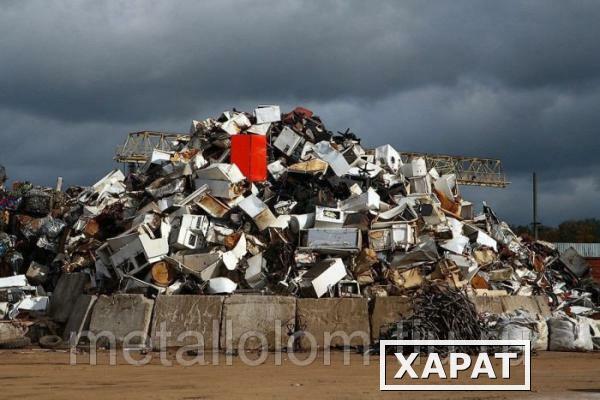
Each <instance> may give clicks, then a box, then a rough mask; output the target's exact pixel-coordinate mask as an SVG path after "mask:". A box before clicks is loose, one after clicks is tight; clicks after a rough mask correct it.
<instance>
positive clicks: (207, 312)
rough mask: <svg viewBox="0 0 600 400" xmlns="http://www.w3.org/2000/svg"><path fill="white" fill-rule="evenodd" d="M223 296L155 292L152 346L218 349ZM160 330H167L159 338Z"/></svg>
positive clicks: (155, 347) (158, 347)
mask: <svg viewBox="0 0 600 400" xmlns="http://www.w3.org/2000/svg"><path fill="white" fill-rule="evenodd" d="M224 299H225V297H224V296H192V295H174V296H158V297H157V299H156V302H155V304H154V316H153V318H152V334H151V337H152V346H153V347H154V349H160V348H162V347H163V346H166V347H180V346H194V345H197V346H199V347H203V348H205V349H215V350H218V349H219V330H220V327H221V309H222V306H223V300H224ZM161 326H162V327H161ZM161 332H166V333H167V336H165V338H163V339H162V342H161V337H160V333H161ZM186 333H187V334H186ZM163 343H164V344H163Z"/></svg>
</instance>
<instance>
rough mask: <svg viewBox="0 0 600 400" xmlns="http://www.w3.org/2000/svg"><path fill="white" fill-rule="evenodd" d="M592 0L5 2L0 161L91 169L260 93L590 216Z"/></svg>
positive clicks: (597, 102)
mask: <svg viewBox="0 0 600 400" xmlns="http://www.w3.org/2000/svg"><path fill="white" fill-rule="evenodd" d="M599 21H600V2H599V1H584V0H577V1H567V0H557V1H549V0H542V1H521V2H518V1H497V0H493V1H481V0H474V1H456V0H453V1H437V2H436V1H426V2H424V1H390V2H371V1H329V2H327V1H312V2H308V1H307V2H301V1H289V0H286V1H236V2H229V1H223V0H218V1H171V0H170V1H150V0H146V1H131V0H127V1H106V2H104V1H93V0H89V1H73V0H70V1H52V2H48V1H42V0H40V1H27V0H18V1H17V0H15V1H1V2H0V127H1V128H0V129H1V130H0V132H1V133H0V135H1V138H2V145H1V146H0V164H4V165H5V166H6V168H7V173H8V175H9V176H10V178H11V179H21V180H25V179H27V180H31V181H33V182H36V183H40V184H53V183H54V182H55V180H56V177H57V176H63V177H64V179H65V184H66V185H69V184H91V183H93V182H95V181H96V180H97V178H99V177H101V176H102V175H103V174H104V173H105V172H106V171H108V170H110V169H111V168H113V167H114V166H115V164H114V163H113V161H112V156H113V153H114V149H115V147H116V146H117V145H119V144H121V143H122V141H123V139H124V137H125V134H126V133H127V132H130V131H138V130H143V129H155V130H161V129H162V130H169V131H182V132H186V131H187V130H188V127H189V125H190V121H191V119H193V118H194V119H200V118H206V117H209V116H216V115H218V114H219V113H220V112H221V111H223V110H224V109H228V108H231V107H236V108H238V109H245V110H252V109H253V108H254V106H255V105H256V104H265V103H266V104H280V105H281V106H282V108H283V109H284V110H287V109H291V108H292V107H294V106H296V105H304V106H307V107H309V108H312V109H313V110H314V111H315V112H316V113H317V114H319V115H320V116H321V117H322V118H323V119H324V121H325V123H326V126H327V127H328V128H329V129H331V130H343V129H345V128H347V127H350V128H351V129H352V130H353V131H354V132H355V133H356V134H358V135H359V136H361V137H363V138H364V142H365V143H367V144H369V145H378V144H383V143H390V144H392V145H393V146H394V147H395V148H396V149H398V150H405V151H421V152H431V153H447V154H461V155H472V156H481V157H498V158H500V159H502V161H503V163H504V166H505V169H506V172H507V174H508V176H509V179H510V180H511V182H512V184H511V185H510V186H509V187H508V188H507V189H483V188H464V189H463V194H464V197H465V198H467V199H471V200H474V201H477V202H480V201H481V200H487V201H488V203H489V204H490V205H492V206H493V207H495V209H496V211H497V212H498V213H499V215H500V216H501V217H503V218H505V219H507V220H508V221H509V222H511V223H517V224H526V223H529V222H530V221H531V186H530V185H531V172H532V171H534V170H535V171H537V172H538V175H539V181H540V190H541V193H540V219H541V221H542V222H543V223H546V224H557V223H559V222H561V221H563V220H565V219H570V218H585V217H596V218H597V217H600V211H599V210H600V138H599V135H600V129H599V127H600V42H599V38H600V22H599Z"/></svg>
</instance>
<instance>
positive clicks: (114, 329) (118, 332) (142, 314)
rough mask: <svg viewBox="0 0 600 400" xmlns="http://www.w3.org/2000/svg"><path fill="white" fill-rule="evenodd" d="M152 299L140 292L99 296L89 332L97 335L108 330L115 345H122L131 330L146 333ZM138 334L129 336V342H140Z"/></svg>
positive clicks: (135, 343)
mask: <svg viewBox="0 0 600 400" xmlns="http://www.w3.org/2000/svg"><path fill="white" fill-rule="evenodd" d="M153 305H154V300H151V299H147V298H146V297H144V296H143V295H141V294H116V295H113V296H100V297H99V298H98V300H97V301H96V305H95V306H94V310H93V311H92V318H91V320H90V332H91V333H93V334H94V335H98V334H99V333H101V332H108V333H109V334H110V335H114V338H115V339H116V344H117V345H119V346H120V345H122V344H123V341H124V339H125V337H126V336H127V335H129V334H132V335H133V332H138V333H144V334H146V335H147V334H148V328H149V327H150V319H151V318H152V306H153ZM142 343H143V341H142V337H141V336H140V334H138V335H135V337H133V336H130V340H129V344H132V345H137V344H142Z"/></svg>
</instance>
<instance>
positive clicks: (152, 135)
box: [114, 131, 510, 188]
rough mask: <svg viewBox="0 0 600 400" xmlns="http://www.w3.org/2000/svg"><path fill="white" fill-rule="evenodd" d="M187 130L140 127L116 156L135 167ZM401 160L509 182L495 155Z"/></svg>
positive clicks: (462, 176) (463, 179) (473, 182)
mask: <svg viewBox="0 0 600 400" xmlns="http://www.w3.org/2000/svg"><path fill="white" fill-rule="evenodd" d="M190 138H191V136H190V135H189V134H185V133H173V132H158V131H140V132H131V133H129V134H128V135H127V139H126V140H125V143H124V144H123V145H121V146H119V147H118V148H117V151H116V155H115V158H114V159H115V160H116V161H117V162H120V163H124V164H126V165H128V166H129V168H130V169H135V167H136V166H137V165H139V164H143V163H145V162H146V161H148V159H149V158H150V156H151V154H152V151H153V150H155V149H158V150H165V151H169V150H172V149H173V147H174V143H181V142H188V141H189V140H190ZM400 156H401V157H402V161H404V162H407V161H410V160H411V159H413V158H416V157H423V158H424V159H425V163H426V164H427V168H435V169H436V170H437V171H438V172H439V173H440V174H441V175H443V174H455V175H456V180H457V183H458V184H459V185H469V186H484V187H496V188H505V187H506V186H508V184H509V183H510V182H509V181H507V179H506V174H505V173H504V169H503V168H502V162H501V161H500V160H497V159H493V158H481V157H465V156H450V155H444V154H429V153H416V152H401V153H400Z"/></svg>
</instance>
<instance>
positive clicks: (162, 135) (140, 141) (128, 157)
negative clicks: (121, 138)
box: [114, 131, 191, 164]
mask: <svg viewBox="0 0 600 400" xmlns="http://www.w3.org/2000/svg"><path fill="white" fill-rule="evenodd" d="M190 138H191V136H190V135H187V134H184V133H174V132H157V131H140V132H131V133H129V134H128V135H127V139H125V143H124V144H123V145H121V146H118V147H117V150H116V152H115V158H114V159H115V161H117V162H120V163H137V164H141V163H145V162H146V161H148V158H149V157H150V155H151V154H152V151H153V150H165V151H169V150H171V149H172V144H171V142H172V141H175V140H177V141H185V142H187V141H189V140H190Z"/></svg>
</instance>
